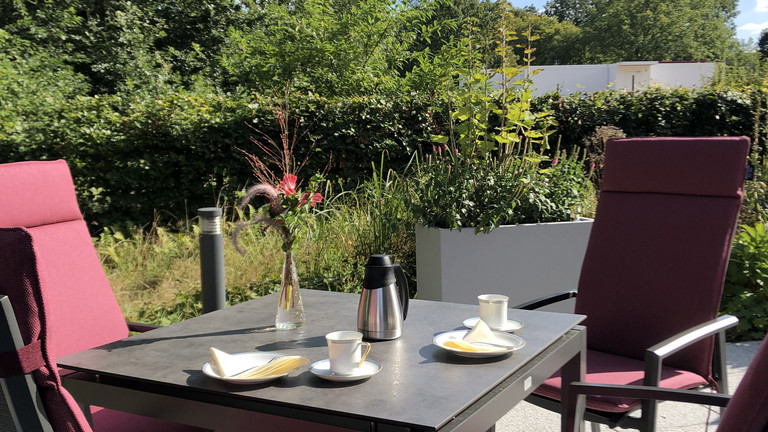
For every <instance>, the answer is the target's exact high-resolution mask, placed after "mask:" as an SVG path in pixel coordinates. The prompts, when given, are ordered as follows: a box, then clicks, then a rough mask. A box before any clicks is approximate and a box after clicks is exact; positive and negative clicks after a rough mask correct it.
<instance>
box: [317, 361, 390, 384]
mask: <svg viewBox="0 0 768 432" xmlns="http://www.w3.org/2000/svg"><path fill="white" fill-rule="evenodd" d="M380 370H381V365H380V364H379V363H378V362H375V361H373V360H368V359H365V361H364V362H363V365H362V366H360V367H359V368H355V369H354V371H353V373H352V375H337V374H335V373H333V372H331V361H330V360H328V359H325V360H320V361H317V362H314V363H312V364H311V365H309V371H310V372H312V373H313V374H315V375H317V376H319V377H320V378H323V379H327V380H329V381H357V380H361V379H366V378H370V377H372V376H374V375H376V374H377V373H379V371H380Z"/></svg>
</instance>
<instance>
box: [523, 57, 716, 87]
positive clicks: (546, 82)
mask: <svg viewBox="0 0 768 432" xmlns="http://www.w3.org/2000/svg"><path fill="white" fill-rule="evenodd" d="M531 68H532V69H541V72H539V73H538V74H536V75H534V76H533V82H534V87H535V91H534V94H535V95H540V94H542V93H547V92H550V91H552V90H558V89H559V91H560V94H562V95H568V94H571V93H576V92H587V93H592V92H596V91H600V90H606V89H608V88H610V89H616V90H627V91H635V90H643V89H646V88H648V87H650V86H660V87H665V88H677V87H685V88H696V87H701V86H704V85H706V84H709V83H710V82H711V81H712V78H713V77H714V75H715V64H714V63H709V62H657V61H632V62H621V63H613V64H602V65H556V66H531Z"/></svg>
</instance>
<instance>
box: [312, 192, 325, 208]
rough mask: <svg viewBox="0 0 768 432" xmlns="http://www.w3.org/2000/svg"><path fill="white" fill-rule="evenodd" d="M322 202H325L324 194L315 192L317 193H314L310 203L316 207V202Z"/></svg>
mask: <svg viewBox="0 0 768 432" xmlns="http://www.w3.org/2000/svg"><path fill="white" fill-rule="evenodd" d="M321 202H323V196H322V195H320V192H315V193H314V194H313V195H312V200H311V201H310V203H309V205H311V206H312V207H314V206H315V204H317V203H321Z"/></svg>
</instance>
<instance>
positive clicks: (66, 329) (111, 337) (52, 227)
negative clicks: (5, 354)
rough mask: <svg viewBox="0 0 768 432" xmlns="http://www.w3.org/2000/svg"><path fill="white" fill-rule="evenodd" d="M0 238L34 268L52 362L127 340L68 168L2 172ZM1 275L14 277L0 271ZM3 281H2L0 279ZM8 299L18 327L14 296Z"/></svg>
mask: <svg viewBox="0 0 768 432" xmlns="http://www.w3.org/2000/svg"><path fill="white" fill-rule="evenodd" d="M0 184H2V185H3V187H2V188H0V227H2V228H7V229H3V230H2V232H0V235H2V236H5V237H6V238H7V239H8V240H13V241H14V243H15V244H14V247H16V248H29V249H30V252H31V255H33V256H34V259H35V261H36V264H37V266H36V271H37V272H38V278H39V284H40V291H41V293H42V298H41V299H40V302H45V309H46V315H47V316H46V318H47V322H46V325H47V326H48V330H50V331H52V332H54V333H55V334H60V335H66V337H55V335H54V337H53V338H51V339H50V340H49V349H50V350H51V354H52V355H53V357H54V358H58V357H61V356H65V355H68V354H73V353H76V352H79V351H83V350H86V349H89V348H93V347H96V346H99V345H103V344H105V343H109V342H113V341H115V340H118V339H122V338H124V337H127V336H128V327H127V325H126V323H125V320H124V318H123V316H122V313H121V311H120V307H119V305H118V303H117V300H116V299H115V296H114V294H113V292H112V288H111V287H110V286H109V281H108V280H107V277H106V275H105V274H104V270H103V268H102V267H101V262H100V261H99V258H98V255H97V254H96V250H95V249H94V247H93V243H92V240H91V237H90V234H89V233H88V229H87V225H86V223H85V220H84V219H83V216H82V214H81V213H80V209H79V207H78V204H77V198H76V196H75V187H74V184H73V182H72V176H71V175H70V172H69V168H68V167H67V164H66V162H64V161H62V160H59V161H36V162H17V163H11V164H4V165H0ZM2 267H3V269H2V270H3V271H4V272H15V270H14V269H12V268H7V267H8V266H2ZM0 275H2V273H0ZM5 290H6V288H5V287H4V286H1V285H0V294H7V295H8V296H9V297H10V298H11V303H12V304H13V307H14V308H15V310H16V314H17V318H18V320H19V322H20V325H22V327H23V323H22V321H23V319H22V317H21V316H19V314H20V309H19V306H18V305H17V304H16V300H15V299H14V296H13V295H11V294H9V293H7V292H6V291H5Z"/></svg>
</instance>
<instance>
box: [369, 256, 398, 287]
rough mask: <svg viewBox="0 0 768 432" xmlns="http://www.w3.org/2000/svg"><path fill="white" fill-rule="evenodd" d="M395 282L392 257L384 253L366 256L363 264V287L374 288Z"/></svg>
mask: <svg viewBox="0 0 768 432" xmlns="http://www.w3.org/2000/svg"><path fill="white" fill-rule="evenodd" d="M395 282H396V278H395V269H394V267H393V265H392V257H391V256H389V255H386V254H375V255H371V256H370V257H369V258H368V264H366V265H365V277H364V278H363V288H364V289H375V288H383V287H385V286H389V285H391V284H393V283H395Z"/></svg>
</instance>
